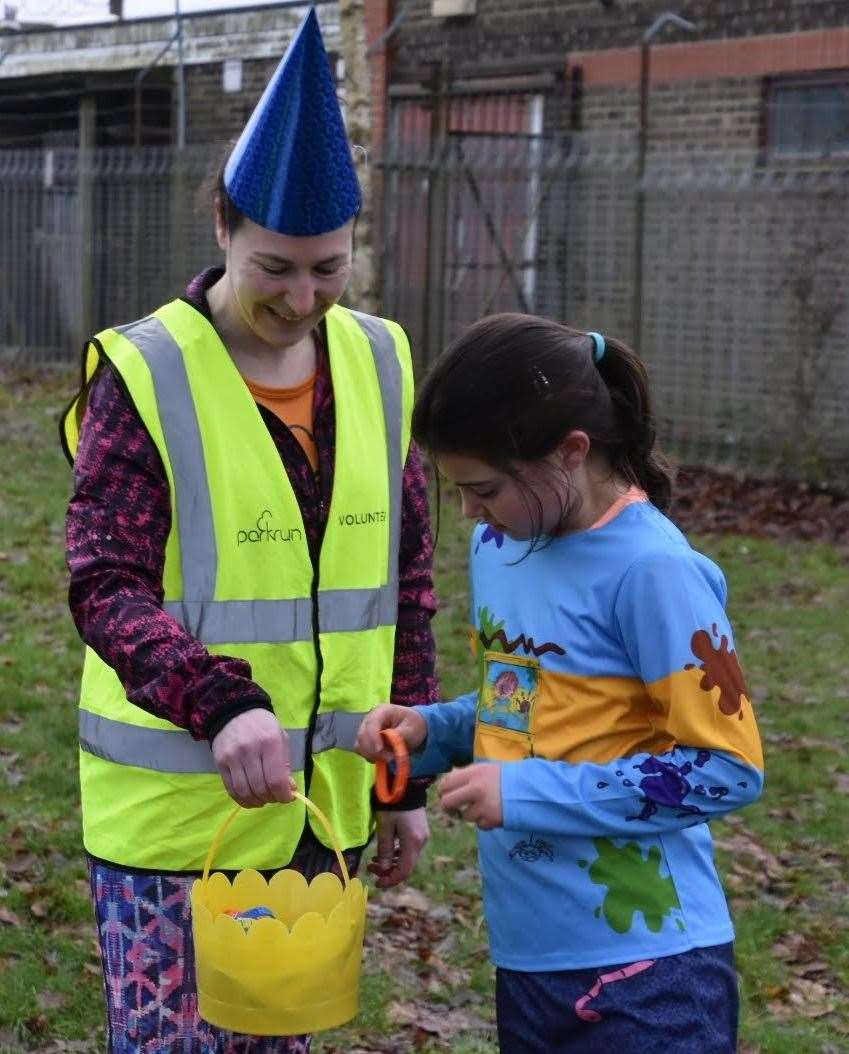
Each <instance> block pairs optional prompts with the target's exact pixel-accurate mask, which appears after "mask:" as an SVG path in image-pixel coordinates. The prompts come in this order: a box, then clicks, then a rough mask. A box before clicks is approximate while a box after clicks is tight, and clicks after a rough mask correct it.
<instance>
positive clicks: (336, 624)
mask: <svg viewBox="0 0 849 1054" xmlns="http://www.w3.org/2000/svg"><path fill="white" fill-rule="evenodd" d="M395 563H396V566H397V563H398V560H397V557H396V560H395ZM318 610H319V617H318V618H319V621H318V624H319V629H320V630H321V631H322V632H323V633H343V632H345V631H346V630H365V629H374V628H375V627H376V626H394V625H395V623H396V622H397V621H398V574H397V571H396V574H395V582H394V583H390V584H389V585H385V586H381V587H380V588H379V589H321V590H319V593H318Z"/></svg>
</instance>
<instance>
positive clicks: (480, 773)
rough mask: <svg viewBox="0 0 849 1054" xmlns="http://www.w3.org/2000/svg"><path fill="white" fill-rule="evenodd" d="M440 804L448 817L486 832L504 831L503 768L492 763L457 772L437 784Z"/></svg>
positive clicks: (483, 763) (469, 766) (470, 766)
mask: <svg viewBox="0 0 849 1054" xmlns="http://www.w3.org/2000/svg"><path fill="white" fill-rule="evenodd" d="M436 789H437V791H438V793H439V804H440V805H441V806H442V808H443V809H444V810H445V811H446V812H447V813H452V814H453V815H454V816H459V817H460V818H461V819H463V820H468V821H469V822H470V823H476V824H477V825H478V827H480V829H481V830H482V831H489V830H491V829H492V828H493V827H501V825H502V824H503V823H504V812H503V809H502V805H501V766H500V765H497V764H493V763H492V762H482V763H478V764H477V765H467V766H466V767H465V768H462V769H454V770H453V771H452V772H449V773H448V775H447V776H443V777H442V779H441V780H440V781H439V783H437V785H436Z"/></svg>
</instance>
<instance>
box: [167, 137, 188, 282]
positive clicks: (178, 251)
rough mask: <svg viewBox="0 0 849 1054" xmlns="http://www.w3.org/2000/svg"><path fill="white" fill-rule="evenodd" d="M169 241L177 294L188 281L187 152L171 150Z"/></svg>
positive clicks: (172, 274) (172, 273) (172, 280)
mask: <svg viewBox="0 0 849 1054" xmlns="http://www.w3.org/2000/svg"><path fill="white" fill-rule="evenodd" d="M170 213H171V214H170V223H169V225H168V226H169V241H170V256H171V269H170V276H171V285H172V286H173V288H174V292H175V295H180V294H182V291H183V286H185V284H186V282H187V281H188V275H187V274H186V237H185V234H186V231H185V213H186V152H185V150H180V149H177V150H174V149H173V148H172V150H171V209H170Z"/></svg>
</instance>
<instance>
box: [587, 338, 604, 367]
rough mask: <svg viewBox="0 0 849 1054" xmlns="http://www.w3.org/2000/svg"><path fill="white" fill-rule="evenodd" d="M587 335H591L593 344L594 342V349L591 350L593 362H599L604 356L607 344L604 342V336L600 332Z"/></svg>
mask: <svg viewBox="0 0 849 1054" xmlns="http://www.w3.org/2000/svg"><path fill="white" fill-rule="evenodd" d="M587 336H588V337H592V339H593V344H595V350H594V351H593V362H595V363H599V362H601V360H602V359H603V358H604V352H605V348H606V347H607V345H606V344H605V343H604V337H603V336H602V335H601V334H600V333H588V334H587Z"/></svg>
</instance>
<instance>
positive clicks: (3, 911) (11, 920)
mask: <svg viewBox="0 0 849 1054" xmlns="http://www.w3.org/2000/svg"><path fill="white" fill-rule="evenodd" d="M0 922H2V923H3V924H4V925H6V926H20V925H22V923H21V920H20V919H19V918H18V916H17V915H16V914H15V913H14V911H11V910H10V909H9V908H2V907H0Z"/></svg>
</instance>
